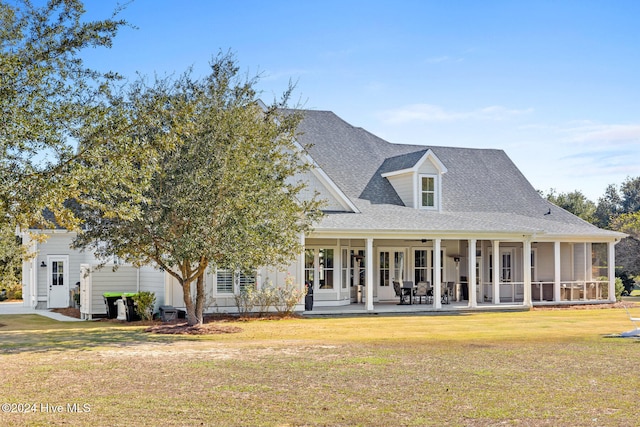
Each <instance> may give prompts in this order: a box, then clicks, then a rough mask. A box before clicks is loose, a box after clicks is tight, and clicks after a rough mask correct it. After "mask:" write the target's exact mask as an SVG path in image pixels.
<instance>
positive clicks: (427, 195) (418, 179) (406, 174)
mask: <svg viewBox="0 0 640 427" xmlns="http://www.w3.org/2000/svg"><path fill="white" fill-rule="evenodd" d="M409 156H411V157H413V158H414V159H415V153H413V154H412V155H407V158H409ZM400 160H402V159H400ZM400 163H403V162H402V161H400ZM407 166H408V167H404V168H399V169H395V170H391V171H389V172H385V173H383V174H382V176H383V177H384V178H387V180H388V181H389V183H390V184H391V185H392V186H393V188H394V190H395V191H396V193H397V194H398V196H399V197H400V199H401V200H402V202H403V203H404V204H405V206H408V207H412V208H415V209H426V210H435V211H440V210H441V209H442V175H443V174H445V173H446V172H447V168H446V166H445V165H444V164H443V163H442V162H441V161H440V159H438V156H436V155H435V153H434V152H433V151H431V149H428V150H426V151H425V153H424V154H423V155H422V156H421V157H420V159H419V160H418V161H417V162H415V163H413V164H409V165H407Z"/></svg>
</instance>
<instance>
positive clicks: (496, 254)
mask: <svg viewBox="0 0 640 427" xmlns="http://www.w3.org/2000/svg"><path fill="white" fill-rule="evenodd" d="M492 270H493V286H492V288H493V296H492V299H493V304H500V241H499V240H494V241H493V267H492Z"/></svg>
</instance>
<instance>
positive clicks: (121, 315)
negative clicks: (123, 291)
mask: <svg viewBox="0 0 640 427" xmlns="http://www.w3.org/2000/svg"><path fill="white" fill-rule="evenodd" d="M116 307H117V309H118V317H116V319H118V320H127V309H126V308H125V307H124V301H122V298H118V299H117V300H116Z"/></svg>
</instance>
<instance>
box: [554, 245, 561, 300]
mask: <svg viewBox="0 0 640 427" xmlns="http://www.w3.org/2000/svg"><path fill="white" fill-rule="evenodd" d="M561 267H562V266H561V265H560V242H557V241H556V242H553V268H554V273H553V300H554V301H555V302H559V301H560V273H561V271H562V270H561Z"/></svg>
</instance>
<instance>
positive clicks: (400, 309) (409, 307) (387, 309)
mask: <svg viewBox="0 0 640 427" xmlns="http://www.w3.org/2000/svg"><path fill="white" fill-rule="evenodd" d="M528 310H529V308H528V307H524V306H523V305H522V304H500V305H493V304H479V305H478V306H477V307H474V308H470V307H469V304H468V302H467V301H462V302H451V303H450V304H442V308H440V309H435V308H433V304H398V303H397V302H395V301H394V302H378V303H375V304H374V306H373V310H372V311H367V308H366V305H365V304H364V303H360V304H350V305H344V306H338V307H317V306H314V307H313V310H311V311H304V312H303V313H302V315H303V316H308V317H313V316H341V315H379V314H384V315H389V314H462V313H477V312H483V311H485V312H486V311H528Z"/></svg>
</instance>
